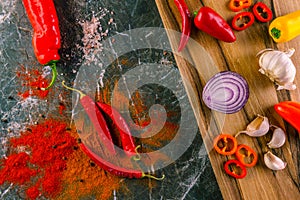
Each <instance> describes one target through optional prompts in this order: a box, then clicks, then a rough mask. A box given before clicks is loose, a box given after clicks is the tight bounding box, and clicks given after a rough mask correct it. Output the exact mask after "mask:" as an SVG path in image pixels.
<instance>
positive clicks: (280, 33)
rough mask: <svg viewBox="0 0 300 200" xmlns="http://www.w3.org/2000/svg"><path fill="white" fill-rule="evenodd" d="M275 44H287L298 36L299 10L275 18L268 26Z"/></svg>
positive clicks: (299, 26) (299, 28) (299, 24)
mask: <svg viewBox="0 0 300 200" xmlns="http://www.w3.org/2000/svg"><path fill="white" fill-rule="evenodd" d="M269 34H270V35H271V37H272V38H273V40H274V41H275V42H278V43H279V42H287V41H290V40H292V39H294V38H295V37H297V36H298V35H300V10H298V11H295V12H292V13H290V14H287V15H284V16H281V17H277V18H276V19H275V20H273V21H272V22H271V24H270V26H269Z"/></svg>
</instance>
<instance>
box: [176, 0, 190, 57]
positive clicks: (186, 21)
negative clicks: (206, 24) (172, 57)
mask: <svg viewBox="0 0 300 200" xmlns="http://www.w3.org/2000/svg"><path fill="white" fill-rule="evenodd" d="M174 2H175V5H176V6H177V8H178V10H179V12H180V15H181V19H182V24H181V26H182V34H181V39H180V43H179V46H178V51H179V52H180V51H181V50H182V49H183V48H184V47H185V46H186V44H187V42H188V39H189V37H190V34H191V29H192V17H191V13H190V11H189V9H188V7H187V5H186V3H185V1H184V0H174Z"/></svg>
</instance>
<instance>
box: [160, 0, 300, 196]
mask: <svg viewBox="0 0 300 200" xmlns="http://www.w3.org/2000/svg"><path fill="white" fill-rule="evenodd" d="M228 2H229V1H228V0H218V1H214V0H202V1H196V0H186V3H187V5H188V7H189V9H190V11H191V12H192V13H193V12H194V11H197V10H198V9H199V8H200V7H202V6H209V7H211V8H213V9H214V10H216V11H217V12H218V13H219V14H220V15H221V16H223V17H224V18H225V19H226V20H228V21H230V20H231V19H232V17H233V16H234V15H235V13H233V12H231V11H230V10H229V9H228V8H227V4H228ZM255 2H256V1H254V3H255ZM263 2H264V3H266V4H267V5H268V6H269V7H270V8H272V10H273V13H274V15H275V16H274V17H277V16H281V15H284V14H287V13H290V12H292V11H296V10H299V9H300V1H293V0H286V1H281V0H273V1H263ZM156 5H157V8H158V10H159V13H160V15H161V18H162V21H163V23H164V26H165V28H166V29H172V30H176V31H181V17H180V14H179V12H178V10H177V8H176V6H175V4H174V1H173V0H156ZM235 33H236V37H237V41H236V42H234V43H230V44H229V43H225V42H222V41H218V40H216V39H214V38H212V37H211V36H209V35H207V34H206V33H203V32H201V31H199V30H196V28H195V27H193V29H192V33H191V38H192V39H193V40H195V41H196V42H197V43H199V44H200V45H201V46H202V47H203V48H204V49H205V50H206V51H207V52H208V53H209V54H210V56H211V58H212V60H208V61H207V59H209V58H207V59H205V58H204V59H203V58H201V55H199V53H201V51H197V49H195V47H194V46H193V45H188V46H187V48H186V49H185V50H184V51H183V52H182V53H179V54H175V55H174V56H175V59H176V63H177V65H178V68H179V70H180V73H181V75H182V77H184V79H183V81H184V83H185V86H186V91H187V93H188V95H189V99H190V102H191V105H192V107H193V109H194V113H195V116H196V119H197V122H198V126H199V129H200V132H201V136H202V138H203V140H204V143H205V145H206V148H207V151H208V153H209V157H210V161H211V164H212V167H213V170H214V173H215V176H216V179H217V181H218V184H219V187H220V190H221V192H222V195H223V198H224V199H226V200H227V199H249V200H253V199H272V200H273V199H300V192H299V176H300V173H299V165H300V164H299V158H300V153H299V152H300V143H299V134H298V133H297V132H296V131H295V130H294V129H293V128H292V127H290V126H289V125H288V124H286V123H285V122H284V121H283V120H282V119H281V118H280V117H279V116H278V115H277V114H276V113H275V112H274V109H273V105H274V104H276V103H277V102H280V101H284V100H294V101H299V102H300V73H299V71H300V45H299V43H300V37H298V38H296V39H294V40H292V41H290V42H287V43H283V44H276V43H274V42H273V41H272V39H271V37H269V35H268V23H259V22H255V23H254V24H253V25H252V26H251V27H250V28H248V29H246V30H245V31H241V32H235ZM169 41H170V43H171V45H172V48H173V50H174V52H176V49H177V47H178V46H177V45H178V39H176V38H175V37H173V36H172V35H171V34H170V36H169ZM265 48H274V49H279V50H286V49H288V48H295V49H296V52H295V54H294V56H293V57H292V60H293V62H294V64H295V66H296V67H297V71H298V73H297V76H296V80H295V83H296V84H297V86H298V88H297V89H296V90H294V91H285V90H284V91H277V90H276V87H275V86H274V84H273V83H272V82H271V81H270V80H269V79H268V78H267V77H265V76H263V75H262V74H260V73H259V72H258V69H259V67H258V59H257V57H256V54H257V53H258V52H259V51H260V50H262V49H265ZM183 54H184V57H186V56H188V57H190V58H191V59H192V60H193V63H188V62H187V61H186V60H185V59H183V58H182V55H183ZM212 63H213V64H215V65H216V66H217V69H218V71H222V70H231V71H235V72H237V73H239V74H241V75H242V76H243V77H244V78H245V79H246V80H247V82H248V84H249V87H250V98H249V101H248V102H247V104H246V106H245V107H244V108H243V110H241V111H239V112H238V113H235V114H230V115H223V114H221V113H217V112H214V111H211V110H209V109H208V108H206V106H204V104H203V102H202V100H201V93H202V88H203V86H204V84H205V82H206V81H207V80H208V78H209V77H211V76H212V75H213V73H215V71H214V70H209V69H208V68H205V67H203V66H207V65H211V64H212ZM256 114H261V115H265V116H267V117H268V118H269V119H270V121H271V123H272V124H275V125H278V126H281V127H283V128H285V130H286V132H287V135H288V141H287V142H286V144H285V145H284V146H283V147H282V148H280V149H276V150H273V152H274V154H276V155H277V156H279V157H281V158H282V159H283V160H285V161H286V162H287V163H288V165H287V167H286V169H284V170H282V171H277V172H274V171H272V170H269V169H268V168H266V167H265V165H264V162H263V154H264V153H266V152H267V151H269V150H270V149H268V147H267V145H266V144H267V142H268V141H269V140H270V137H271V133H269V134H267V135H266V136H264V137H261V138H250V137H248V136H245V135H241V136H239V137H238V142H239V143H244V144H247V145H249V146H251V147H253V148H254V149H255V150H256V151H257V153H258V154H259V161H258V164H257V165H256V166H255V167H253V168H249V169H248V175H247V176H246V178H244V179H241V180H235V179H233V178H231V177H229V176H227V175H226V174H225V173H224V171H223V163H224V162H225V161H226V160H228V159H231V158H232V157H225V156H220V155H218V154H217V153H216V152H215V151H213V150H212V141H213V138H214V137H215V136H216V135H218V134H219V133H220V132H226V133H229V134H235V133H237V132H238V131H240V130H244V129H245V128H246V126H247V124H248V123H250V122H251V121H252V120H253V119H254V118H255V116H256ZM299 120H300V119H299Z"/></svg>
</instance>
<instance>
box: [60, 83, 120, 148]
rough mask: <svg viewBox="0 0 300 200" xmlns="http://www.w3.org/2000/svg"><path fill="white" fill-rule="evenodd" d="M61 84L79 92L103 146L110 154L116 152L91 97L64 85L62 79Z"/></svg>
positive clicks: (82, 103) (100, 114)
mask: <svg viewBox="0 0 300 200" xmlns="http://www.w3.org/2000/svg"><path fill="white" fill-rule="evenodd" d="M62 85H63V86H64V87H65V88H67V89H69V90H72V91H75V92H78V93H79V95H80V103H81V105H82V106H83V108H84V110H85V112H86V114H87V115H88V116H89V119H90V120H91V122H92V124H93V125H94V128H95V130H96V131H97V133H98V134H99V136H100V138H101V139H102V142H103V144H104V146H105V147H106V148H107V149H108V150H109V152H110V153H111V154H116V151H115V148H114V144H113V141H112V138H111V135H110V131H109V129H108V126H107V123H106V121H105V119H104V117H103V115H102V113H101V111H100V110H99V109H98V106H97V105H96V103H95V102H94V101H93V99H92V98H91V97H89V96H88V95H85V94H83V93H82V92H81V91H79V90H77V89H74V88H71V87H68V86H66V85H65V83H64V81H63V82H62Z"/></svg>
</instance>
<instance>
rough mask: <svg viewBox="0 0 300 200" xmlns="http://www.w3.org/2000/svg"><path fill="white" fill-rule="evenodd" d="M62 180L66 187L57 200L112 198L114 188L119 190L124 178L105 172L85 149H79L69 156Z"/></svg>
mask: <svg viewBox="0 0 300 200" xmlns="http://www.w3.org/2000/svg"><path fill="white" fill-rule="evenodd" d="M62 180H63V185H64V189H63V191H62V192H61V194H60V195H59V196H58V197H57V198H56V199H57V200H64V199H72V200H76V199H86V198H89V197H94V199H101V200H106V199H110V198H111V196H112V194H113V191H114V190H118V188H119V187H120V183H121V180H122V179H121V178H119V177H117V176H114V175H111V174H110V173H107V172H105V171H104V170H103V169H101V168H100V167H99V166H98V165H96V164H95V163H93V162H92V161H91V160H90V159H89V157H87V156H86V155H85V153H84V152H83V151H81V150H77V151H74V153H73V154H72V155H71V156H70V157H69V158H68V161H67V167H66V170H64V172H63V177H62Z"/></svg>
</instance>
